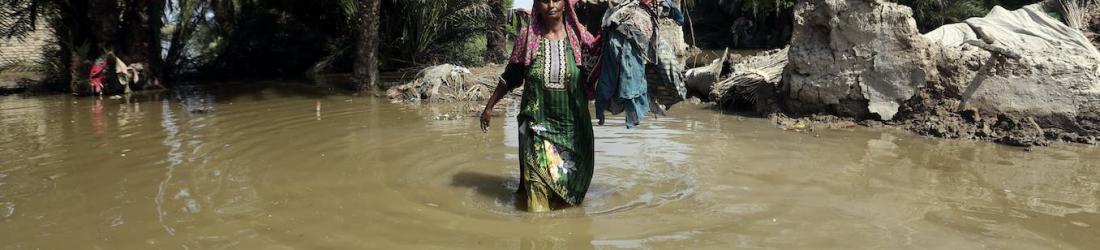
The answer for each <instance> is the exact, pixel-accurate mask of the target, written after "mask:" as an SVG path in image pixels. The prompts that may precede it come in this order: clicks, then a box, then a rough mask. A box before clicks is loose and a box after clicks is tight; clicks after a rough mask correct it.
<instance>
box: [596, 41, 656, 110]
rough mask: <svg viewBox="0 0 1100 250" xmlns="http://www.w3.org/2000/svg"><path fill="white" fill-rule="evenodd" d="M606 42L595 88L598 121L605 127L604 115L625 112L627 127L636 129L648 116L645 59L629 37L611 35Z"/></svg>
mask: <svg viewBox="0 0 1100 250" xmlns="http://www.w3.org/2000/svg"><path fill="white" fill-rule="evenodd" d="M608 35H609V36H608V37H607V38H606V39H603V42H604V45H603V48H604V49H603V55H602V56H601V57H602V58H601V59H600V60H601V62H600V63H601V67H602V68H601V70H600V78H599V82H598V83H597V84H596V118H597V119H599V122H600V125H603V124H604V119H605V118H604V111H610V112H611V113H612V114H618V113H621V112H623V111H626V127H627V128H633V127H634V126H635V125H638V123H639V122H640V121H641V119H642V118H645V114H646V113H648V112H649V98H648V97H647V95H646V91H647V87H648V86H647V85H646V78H645V58H644V55H643V54H642V52H641V50H640V49H639V48H637V47H636V45H635V44H634V43H632V42H630V41H629V40H628V39H627V38H626V36H624V35H623V34H621V33H619V32H617V31H613V30H612V31H610V32H608Z"/></svg>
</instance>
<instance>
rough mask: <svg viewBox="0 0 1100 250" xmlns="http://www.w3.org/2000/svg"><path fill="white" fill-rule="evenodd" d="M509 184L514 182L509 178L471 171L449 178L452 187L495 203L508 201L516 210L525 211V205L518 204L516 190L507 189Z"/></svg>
mask: <svg viewBox="0 0 1100 250" xmlns="http://www.w3.org/2000/svg"><path fill="white" fill-rule="evenodd" d="M511 182H516V181H515V180H512V179H511V178H509V177H504V176H497V175H490V174H485V173H478V172H473V171H462V172H459V173H457V174H455V175H454V176H453V177H451V185H452V186H455V187H463V188H471V189H473V190H474V191H476V192H477V193H478V194H480V195H482V196H485V197H488V198H493V199H495V200H497V201H509V203H511V204H512V205H513V206H514V207H515V209H517V210H526V209H527V207H526V206H525V205H526V204H524V203H523V202H518V200H519V199H520V198H521V197H520V196H519V195H518V194H517V193H516V190H515V189H514V188H510V187H509V184H510V183H511ZM513 185H514V184H513Z"/></svg>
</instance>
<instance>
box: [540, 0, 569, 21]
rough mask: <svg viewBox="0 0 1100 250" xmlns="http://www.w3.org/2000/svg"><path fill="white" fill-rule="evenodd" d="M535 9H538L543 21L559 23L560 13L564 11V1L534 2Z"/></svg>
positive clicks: (542, 0) (543, 0) (541, 0)
mask: <svg viewBox="0 0 1100 250" xmlns="http://www.w3.org/2000/svg"><path fill="white" fill-rule="evenodd" d="M535 8H539V13H542V14H541V18H542V20H543V21H546V22H557V21H561V16H562V11H563V10H564V9H565V0H535Z"/></svg>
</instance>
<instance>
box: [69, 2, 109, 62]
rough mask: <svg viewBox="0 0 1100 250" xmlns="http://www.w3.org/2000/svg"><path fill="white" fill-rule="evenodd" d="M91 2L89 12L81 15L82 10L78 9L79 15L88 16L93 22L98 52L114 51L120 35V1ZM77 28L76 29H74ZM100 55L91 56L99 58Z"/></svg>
mask: <svg viewBox="0 0 1100 250" xmlns="http://www.w3.org/2000/svg"><path fill="white" fill-rule="evenodd" d="M88 1H89V2H90V4H89V6H90V7H91V8H89V9H88V11H87V12H83V13H80V11H81V10H80V9H77V10H76V11H78V13H76V14H77V15H80V14H83V15H87V16H88V19H90V20H91V21H92V36H93V37H95V40H96V44H94V45H96V46H95V47H96V48H95V50H93V51H96V52H99V51H102V50H113V49H114V45H115V43H114V42H115V41H116V39H115V38H116V37H117V36H116V35H117V34H118V13H119V11H118V7H119V6H118V1H114V0H88ZM74 28H76V27H74ZM98 54H99V53H96V54H92V55H89V56H99V55H98Z"/></svg>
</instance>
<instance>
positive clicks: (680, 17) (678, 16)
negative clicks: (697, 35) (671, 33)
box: [661, 0, 684, 26]
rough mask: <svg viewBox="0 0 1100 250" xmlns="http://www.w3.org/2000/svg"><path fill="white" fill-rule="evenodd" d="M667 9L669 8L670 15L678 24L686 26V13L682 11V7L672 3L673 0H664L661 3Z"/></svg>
mask: <svg viewBox="0 0 1100 250" xmlns="http://www.w3.org/2000/svg"><path fill="white" fill-rule="evenodd" d="M661 4H662V5H664V7H665V9H667V10H668V12H669V13H668V17H669V18H672V20H673V21H676V24H677V25H680V26H684V13H683V12H680V8H679V7H676V5H673V4H672V0H664V1H662V3H661Z"/></svg>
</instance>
